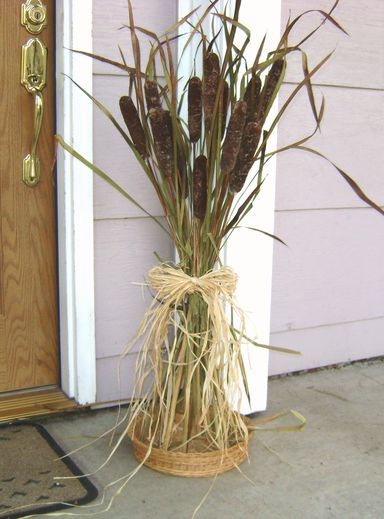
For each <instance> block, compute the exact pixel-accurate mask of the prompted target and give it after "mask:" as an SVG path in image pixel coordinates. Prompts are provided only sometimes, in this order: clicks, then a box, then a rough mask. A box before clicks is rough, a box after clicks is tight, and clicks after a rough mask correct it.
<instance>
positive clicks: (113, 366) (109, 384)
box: [96, 355, 137, 403]
mask: <svg viewBox="0 0 384 519" xmlns="http://www.w3.org/2000/svg"><path fill="white" fill-rule="evenodd" d="M136 359H137V355H127V356H126V357H124V358H121V357H111V358H106V359H98V360H97V364H96V374H97V402H100V403H103V402H116V401H118V400H124V399H127V398H129V397H130V396H131V395H132V390H133V386H134V380H133V374H134V372H135V363H136ZM119 373H120V383H119Z"/></svg>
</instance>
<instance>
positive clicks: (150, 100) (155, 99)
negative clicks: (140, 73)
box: [144, 79, 161, 111]
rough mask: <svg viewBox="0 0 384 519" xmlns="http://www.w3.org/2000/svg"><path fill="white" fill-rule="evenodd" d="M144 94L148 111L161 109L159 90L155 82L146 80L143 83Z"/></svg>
mask: <svg viewBox="0 0 384 519" xmlns="http://www.w3.org/2000/svg"><path fill="white" fill-rule="evenodd" d="M144 92H145V100H146V102H147V109H148V111H149V110H150V109H151V108H161V99H160V95H159V88H158V86H157V83H156V81H153V80H152V79H146V80H145V83H144Z"/></svg>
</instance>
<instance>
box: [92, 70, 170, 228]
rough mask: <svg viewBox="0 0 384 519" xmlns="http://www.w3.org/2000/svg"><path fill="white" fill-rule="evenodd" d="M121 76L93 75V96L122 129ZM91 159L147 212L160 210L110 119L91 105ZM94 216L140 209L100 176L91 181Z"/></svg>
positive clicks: (137, 214) (112, 215)
mask: <svg viewBox="0 0 384 519" xmlns="http://www.w3.org/2000/svg"><path fill="white" fill-rule="evenodd" d="M127 84H128V81H127V78H125V77H121V76H120V77H109V76H94V96H95V97H96V99H98V100H99V101H100V102H101V103H103V105H104V106H105V107H106V108H108V110H109V111H110V112H111V113H112V114H113V115H114V116H115V117H116V118H117V120H118V122H119V123H120V124H121V126H122V127H123V128H124V129H125V124H124V121H123V118H122V116H121V115H120V110H119V99H120V97H121V96H122V95H126V94H127V89H128V86H127ZM94 123H95V130H94V160H95V164H96V165H97V166H98V167H100V168H101V169H102V170H103V171H105V173H107V174H108V175H110V176H111V177H112V178H113V179H114V180H115V181H116V182H117V183H118V184H119V185H121V187H123V188H124V189H125V190H126V191H127V192H128V193H129V194H130V195H131V196H132V197H133V198H134V199H135V200H136V201H137V202H139V203H140V204H141V205H142V206H143V207H144V208H145V209H146V210H147V211H148V212H149V213H150V214H152V215H160V214H162V208H161V206H160V203H159V201H158V198H157V196H156V194H155V190H154V189H153V187H152V184H151V183H150V181H149V180H148V178H147V176H146V175H145V173H144V171H143V170H142V169H141V166H140V164H139V163H138V161H137V160H136V158H135V156H134V154H133V153H132V152H131V150H130V149H129V146H128V144H127V143H126V142H125V140H124V139H123V137H122V136H121V135H120V133H119V132H118V131H117V129H116V128H115V127H114V126H113V124H112V123H111V122H110V120H109V119H108V118H107V117H106V116H105V114H104V113H103V112H101V111H100V110H99V109H98V108H97V107H95V109H94ZM94 211H95V218H96V219H101V218H124V217H141V216H143V212H142V211H141V210H140V209H139V208H138V207H136V206H135V205H134V204H132V203H131V202H130V201H129V200H127V199H126V198H124V197H123V196H122V195H120V194H119V193H118V192H117V191H116V190H115V189H114V188H112V187H111V186H109V185H108V184H107V183H106V182H105V181H104V180H102V179H99V178H96V179H95V184H94Z"/></svg>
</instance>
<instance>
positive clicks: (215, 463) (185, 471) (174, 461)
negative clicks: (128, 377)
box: [128, 419, 248, 477]
mask: <svg viewBox="0 0 384 519" xmlns="http://www.w3.org/2000/svg"><path fill="white" fill-rule="evenodd" d="M245 421H247V419H245ZM128 436H129V437H130V439H131V442H132V445H133V453H134V455H135V457H136V459H137V460H138V461H139V462H140V463H142V462H143V461H144V459H145V457H146V456H147V453H148V449H149V445H148V443H144V442H142V441H141V440H140V439H139V438H137V437H136V436H135V435H134V434H132V431H130V432H129V433H128ZM246 458H248V444H247V443H245V442H242V443H239V444H237V445H234V446H232V447H230V448H228V449H227V450H226V451H225V452H224V451H208V452H188V453H184V452H175V451H168V450H163V449H157V448H155V447H152V448H151V451H150V453H149V456H148V457H147V458H146V459H145V461H144V465H146V466H147V467H150V468H151V469H153V470H157V471H158V472H163V473H166V474H171V475H174V476H184V477H209V476H215V475H216V474H221V473H222V472H226V471H228V470H231V469H233V468H234V467H236V466H238V465H240V463H242V462H243V461H244V460H245V459H246Z"/></svg>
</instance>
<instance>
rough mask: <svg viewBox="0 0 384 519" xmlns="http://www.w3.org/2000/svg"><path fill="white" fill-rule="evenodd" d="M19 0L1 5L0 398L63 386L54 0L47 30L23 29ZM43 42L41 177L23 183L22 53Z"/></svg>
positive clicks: (27, 147)
mask: <svg viewBox="0 0 384 519" xmlns="http://www.w3.org/2000/svg"><path fill="white" fill-rule="evenodd" d="M22 3H23V2H22V1H21V0H1V3H0V211H1V223H0V244H1V248H0V262H1V264H0V398H1V393H2V392H3V393H4V392H11V391H15V390H20V389H27V388H28V389H30V388H37V387H42V386H47V385H56V384H58V383H59V367H58V364H59V355H58V304H57V264H56V210H55V180H54V99H55V95H54V1H53V0H44V4H45V5H46V6H47V22H48V25H47V27H46V28H44V29H42V31H41V33H39V34H36V35H32V34H30V33H29V32H28V31H27V30H26V28H25V27H23V26H22V25H21V22H20V11H21V4H22ZM34 37H37V38H39V39H40V40H41V41H42V42H44V44H45V45H46V47H47V49H48V61H47V86H46V88H44V90H43V92H42V96H43V101H44V113H43V119H42V127H41V132H40V138H39V141H38V146H37V155H38V156H39V159H40V166H41V178H40V182H39V183H38V184H37V185H36V186H34V187H28V186H27V185H26V184H25V183H24V182H23V180H22V171H23V159H24V157H25V156H26V155H28V154H29V153H30V152H31V146H32V139H33V134H34V117H35V114H34V111H35V102H34V95H33V94H31V93H28V92H27V90H26V89H25V88H24V86H23V85H22V84H21V82H20V79H21V47H22V45H23V44H25V43H26V42H27V41H28V40H30V39H31V38H34Z"/></svg>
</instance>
